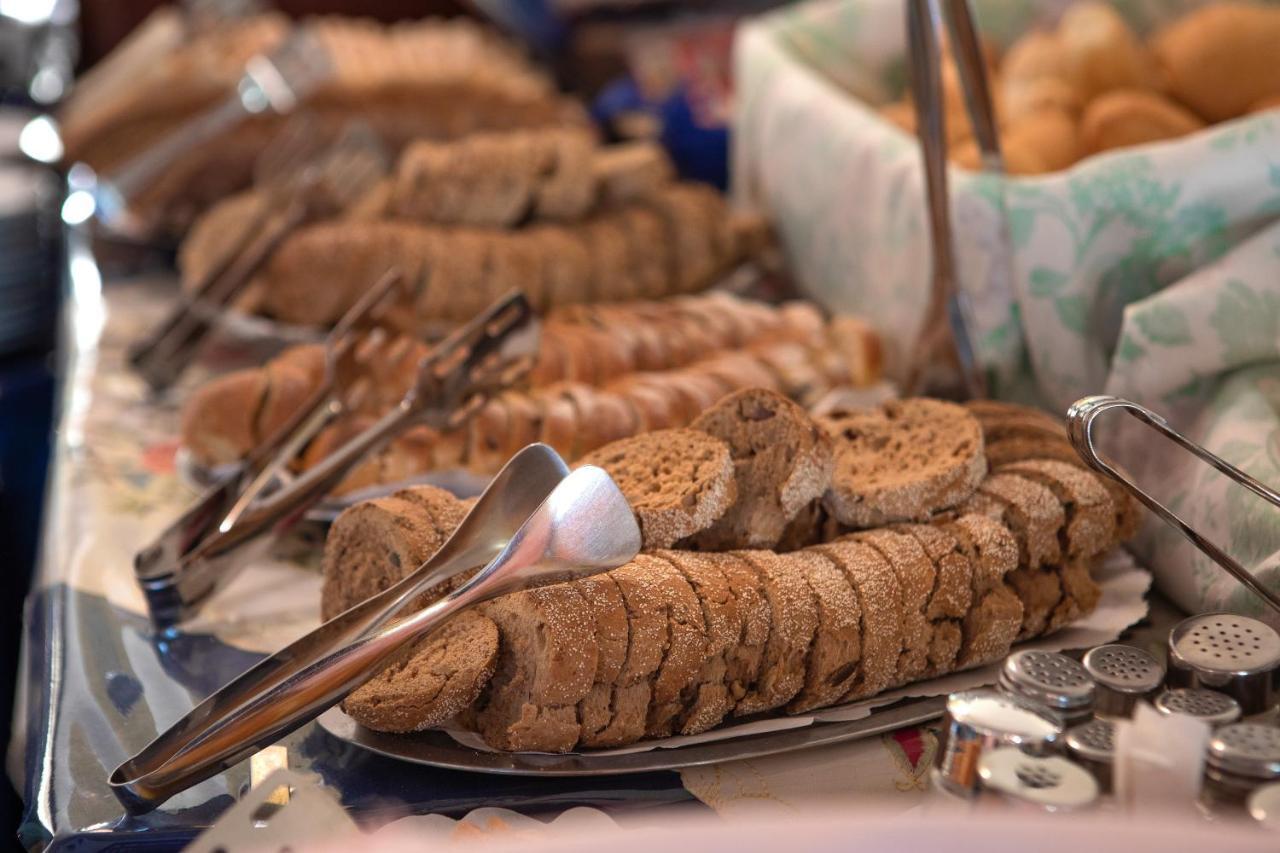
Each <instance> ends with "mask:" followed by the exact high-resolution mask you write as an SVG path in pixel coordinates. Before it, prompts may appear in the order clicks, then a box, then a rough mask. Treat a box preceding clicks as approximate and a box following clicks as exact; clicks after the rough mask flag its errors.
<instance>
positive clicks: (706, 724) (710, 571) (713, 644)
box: [654, 551, 742, 735]
mask: <svg viewBox="0 0 1280 853" xmlns="http://www.w3.org/2000/svg"><path fill="white" fill-rule="evenodd" d="M654 556H657V557H661V558H662V559H664V560H666V561H667V562H669V563H671V565H673V566H674V567H675V568H676V569H677V570H678V571H679V572H680V573H681V574H683V575H684V578H685V580H687V581H688V582H689V585H690V586H691V587H693V591H694V594H695V595H696V596H697V598H698V602H699V603H700V604H701V606H702V618H703V622H704V623H705V625H706V627H707V648H706V653H705V661H704V663H703V665H702V667H701V669H699V670H698V673H697V676H696V677H695V678H694V680H693V682H692V683H691V684H690V686H689V688H688V689H687V690H685V691H684V694H683V695H682V696H681V705H682V710H681V712H680V714H679V715H678V717H677V718H676V720H675V725H674V729H675V731H678V732H679V733H680V734H686V735H689V734H698V733H700V732H704V731H706V730H708V729H710V728H713V727H714V726H717V725H719V724H720V721H721V720H723V719H724V717H725V715H726V714H728V713H729V711H730V710H732V709H733V701H732V700H731V698H730V695H729V687H728V685H727V684H726V678H727V674H728V664H727V661H726V655H727V654H728V653H729V652H730V651H731V650H732V649H733V648H734V647H735V646H736V645H737V644H738V643H740V642H741V641H742V616H741V614H739V613H738V602H737V599H736V598H735V597H734V595H733V591H732V590H731V589H730V588H729V581H728V579H727V578H726V577H725V574H724V572H723V571H722V570H721V568H720V566H719V564H718V563H717V562H716V561H715V560H713V559H711V558H710V556H709V555H705V554H695V553H693V552H690V551H658V552H656V553H655V554H654Z"/></svg>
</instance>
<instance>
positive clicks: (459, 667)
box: [342, 610, 498, 733]
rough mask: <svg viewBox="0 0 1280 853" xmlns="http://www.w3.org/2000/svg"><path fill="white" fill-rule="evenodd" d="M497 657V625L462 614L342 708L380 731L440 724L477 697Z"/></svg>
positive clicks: (359, 690) (470, 613)
mask: <svg viewBox="0 0 1280 853" xmlns="http://www.w3.org/2000/svg"><path fill="white" fill-rule="evenodd" d="M497 656H498V627H497V625H495V624H494V622H493V620H491V619H489V618H488V617H487V616H483V615H481V614H480V613H478V612H476V611H474V610H466V611H463V612H462V613H459V614H458V615H457V616H456V617H454V618H453V619H451V620H449V622H448V623H447V624H445V625H444V626H443V627H442V628H440V629H439V630H438V631H433V632H432V633H431V634H429V635H428V636H426V637H424V638H423V639H421V640H419V641H418V642H416V643H414V644H413V645H412V646H411V647H410V649H409V651H408V653H407V654H405V655H402V656H401V657H400V658H399V659H398V660H397V661H395V662H394V663H392V664H391V665H390V666H388V667H386V668H385V669H383V670H382V671H381V672H379V673H378V674H377V675H375V676H374V677H373V678H371V679H370V680H368V681H366V682H365V683H364V684H362V685H360V686H359V687H357V688H356V689H355V690H354V691H352V693H351V694H350V695H349V696H347V698H346V699H345V700H343V703H342V710H344V711H346V712H347V714H348V715H350V716H351V718H352V719H353V720H355V721H356V722H357V723H359V724H360V725H362V726H365V727H366V728H370V729H373V730H375V731H379V732H397V733H399V732H420V731H422V730H424V729H429V728H433V727H435V726H439V725H442V724H443V723H445V722H446V721H448V720H450V719H452V718H453V717H455V716H457V715H458V714H459V713H460V712H461V711H463V710H464V709H466V708H468V707H470V706H471V703H473V702H474V701H475V700H476V698H477V697H478V696H479V695H480V692H481V691H482V690H483V689H484V686H485V684H487V683H488V681H489V678H490V677H491V676H492V675H493V671H494V663H495V661H496V659H497Z"/></svg>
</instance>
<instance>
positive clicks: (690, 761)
mask: <svg viewBox="0 0 1280 853" xmlns="http://www.w3.org/2000/svg"><path fill="white" fill-rule="evenodd" d="M946 701H947V699H946V697H945V696H930V697H924V698H915V699H903V700H901V701H899V702H896V703H894V704H892V705H888V706H885V707H883V708H877V709H876V710H874V711H872V712H871V716H869V717H864V718H863V719H861V720H854V721H852V722H833V723H822V722H815V723H813V724H811V725H808V726H802V727H799V728H794V729H783V730H782V731H776V732H766V733H764V734H755V735H743V736H741V737H732V738H725V739H724V740H717V741H710V742H707V743H696V744H690V745H688V746H679V747H671V748H657V749H651V750H648V751H647V752H627V753H621V754H610V753H609V752H607V751H606V752H600V753H598V754H593V753H590V752H570V753H566V754H564V755H552V754H549V753H543V752H485V751H483V750H479V749H472V748H470V747H467V746H463V745H462V744H460V743H458V742H457V741H455V740H454V739H453V738H451V737H449V735H447V734H446V733H444V732H441V731H425V732H417V733H414V734H404V735H394V734H385V733H383V732H375V731H371V730H370V729H366V728H365V727H364V726H361V725H360V724H358V723H357V722H355V721H354V720H352V719H351V718H350V717H348V716H347V715H346V714H344V713H343V712H342V710H341V709H339V708H336V707H335V708H330V709H329V710H328V711H326V712H325V713H324V714H322V715H321V716H320V718H319V719H318V720H317V722H318V723H319V725H320V728H322V729H324V730H325V731H326V732H328V733H329V734H331V735H333V736H334V737H336V738H338V739H339V740H343V741H346V742H347V743H349V744H351V745H352V746H357V747H360V748H361V749H366V750H368V751H370V752H374V753H377V754H378V755H382V756H385V757H387V758H394V759H397V760H399V761H407V762H409V763H411V764H422V765H425V766H427V767H443V768H446V769H449V770H466V771H469V772H472V773H494V774H498V775H503V776H619V775H622V774H626V773H651V772H654V771H659V770H679V769H680V768H682V767H698V766H701V765H705V764H719V763H721V762H724V761H738V760H742V759H747V758H761V757H763V756H766V755H776V754H778V753H782V752H795V751H797V750H801V749H811V748H813V747H818V746H830V745H831V744H836V743H843V742H845V741H851V740H859V739H860V738H868V737H875V736H877V735H882V734H887V733H888V732H891V731H894V730H896V729H900V728H902V727H903V726H911V725H919V724H920V723H924V722H928V721H929V720H934V719H937V718H938V717H941V716H942V713H943V710H944V709H945V706H946Z"/></svg>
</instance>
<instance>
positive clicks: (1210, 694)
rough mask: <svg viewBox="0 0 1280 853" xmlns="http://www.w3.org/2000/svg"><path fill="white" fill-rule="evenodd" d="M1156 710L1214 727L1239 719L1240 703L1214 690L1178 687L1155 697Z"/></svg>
mask: <svg viewBox="0 0 1280 853" xmlns="http://www.w3.org/2000/svg"><path fill="white" fill-rule="evenodd" d="M1155 705H1156V710H1157V711H1159V712H1160V713H1162V714H1186V715H1187V716H1188V717H1198V718H1199V719H1201V720H1204V721H1205V722H1206V723H1209V724H1211V725H1215V726H1222V725H1226V724H1227V723H1234V722H1235V721H1236V720H1238V719H1240V703H1239V702H1237V701H1236V700H1235V699H1232V698H1231V697H1230V696H1228V695H1227V694H1225V693H1219V692H1218V691H1216V690H1201V689H1199V688H1195V687H1179V688H1177V689H1175V690H1169V691H1166V692H1164V693H1161V694H1160V695H1159V696H1157V697H1156V702H1155Z"/></svg>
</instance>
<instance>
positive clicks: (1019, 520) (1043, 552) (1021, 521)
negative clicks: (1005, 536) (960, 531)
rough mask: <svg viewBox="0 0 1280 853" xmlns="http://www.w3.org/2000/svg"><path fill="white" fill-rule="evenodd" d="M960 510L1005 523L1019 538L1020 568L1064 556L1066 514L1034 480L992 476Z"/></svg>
mask: <svg viewBox="0 0 1280 853" xmlns="http://www.w3.org/2000/svg"><path fill="white" fill-rule="evenodd" d="M960 511H961V512H973V513H980V514H983V515H988V516H990V517H992V518H994V519H996V520H997V521H1002V522H1003V523H1004V525H1005V526H1006V527H1008V528H1009V529H1010V530H1011V531H1013V534H1014V536H1016V537H1017V539H1018V549H1019V562H1020V563H1021V565H1024V566H1029V567H1031V568H1036V567H1038V566H1040V565H1043V564H1046V563H1050V564H1051V563H1056V562H1058V561H1059V560H1060V559H1061V557H1062V548H1061V544H1060V542H1059V540H1058V536H1059V534H1060V533H1061V532H1062V530H1063V528H1064V526H1065V525H1066V513H1065V512H1064V510H1063V507H1062V504H1061V503H1059V502H1058V499H1057V498H1055V497H1054V496H1053V492H1051V491H1049V489H1047V488H1045V487H1044V486H1042V485H1040V484H1039V483H1037V482H1035V481H1033V480H1028V479H1026V478H1025V477H1020V476H1018V475H1016V474H992V475H991V476H989V477H987V478H986V479H985V480H983V481H982V483H981V484H980V485H979V486H978V493H977V494H976V495H974V496H973V497H971V498H970V499H969V500H967V501H966V502H965V503H964V504H963V505H961V507H960Z"/></svg>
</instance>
